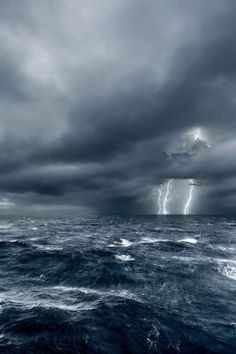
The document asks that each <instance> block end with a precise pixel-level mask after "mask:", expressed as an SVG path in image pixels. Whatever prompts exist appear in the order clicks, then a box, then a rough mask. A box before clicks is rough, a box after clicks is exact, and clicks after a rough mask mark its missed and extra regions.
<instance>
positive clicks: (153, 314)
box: [0, 216, 236, 354]
mask: <svg viewBox="0 0 236 354" xmlns="http://www.w3.org/2000/svg"><path fill="white" fill-rule="evenodd" d="M0 353H1V354H3V353H14V354H18V353H19V354H23V353H24V354H25V353H27V354H28V353H32V354H37V353H66V354H70V353H89V354H90V353H91V354H93V353H98V354H122V353H129V354H139V353H143V354H146V353H200V354H203V353H232V354H235V353H236V217H226V216H222V217H219V216H218V217H213V216H212V217H207V216H205V217H196V216H147V217H144V216H132V217H129V216H127V217H121V216H92V217H79V216H65V217H32V216H31V217H22V216H21V217H16V216H9V217H8V216H1V217H0Z"/></svg>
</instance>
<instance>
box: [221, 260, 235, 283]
mask: <svg viewBox="0 0 236 354" xmlns="http://www.w3.org/2000/svg"><path fill="white" fill-rule="evenodd" d="M221 274H222V275H224V276H226V277H227V278H230V279H233V280H236V267H233V266H231V265H229V264H227V265H226V266H224V267H223V269H222V270H221Z"/></svg>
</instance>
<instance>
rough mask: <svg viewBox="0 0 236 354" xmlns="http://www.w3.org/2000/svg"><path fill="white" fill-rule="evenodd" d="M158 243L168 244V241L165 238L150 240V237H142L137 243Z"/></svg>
mask: <svg viewBox="0 0 236 354" xmlns="http://www.w3.org/2000/svg"><path fill="white" fill-rule="evenodd" d="M158 242H170V240H168V239H165V238H151V237H143V238H142V239H141V240H140V241H139V242H138V243H139V244H142V243H158Z"/></svg>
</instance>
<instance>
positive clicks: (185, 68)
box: [0, 0, 236, 213]
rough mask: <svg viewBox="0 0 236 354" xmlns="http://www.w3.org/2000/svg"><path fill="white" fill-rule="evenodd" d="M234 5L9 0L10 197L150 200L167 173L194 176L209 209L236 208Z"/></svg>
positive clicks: (5, 88) (4, 57) (3, 7)
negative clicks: (198, 133)
mask: <svg viewBox="0 0 236 354" xmlns="http://www.w3.org/2000/svg"><path fill="white" fill-rule="evenodd" d="M235 14H236V5H235V2H234V1H233V0H226V1H224V2H222V1H220V0H216V1H212V0H205V1H203V0H200V1H198V2H195V1H187V0H180V1H179V0H178V1H177V0H170V1H164V0H163V1H162V0H161V1H154V0H147V1H145V2H143V1H141V0H138V1H137V0H128V1H124V0H115V1H113V2H112V3H111V2H110V1H108V0H102V1H99V2H96V3H94V2H93V1H90V0H89V1H88V0H86V1H85V0H81V1H74V0H68V1H65V0H59V1H54V0H53V1H48V0H42V1H40V2H38V1H34V0H33V1H29V0H23V1H21V2H19V1H16V0H3V1H1V3H0V19H1V26H0V38H1V51H0V75H1V78H2V79H1V82H0V107H1V120H0V167H1V176H0V193H1V196H2V198H5V197H6V196H7V197H6V198H8V199H9V203H15V204H16V205H24V206H25V207H27V206H28V207H29V208H30V206H32V205H39V206H40V205H43V206H45V205H52V207H54V206H58V205H60V206H63V205H65V206H68V207H71V208H72V207H73V208H74V207H75V206H77V207H78V208H85V209H86V210H87V209H88V210H90V209H91V210H96V211H101V212H104V211H105V212H117V213H120V212H125V213H136V212H137V213H151V212H155V206H154V202H153V200H152V198H150V195H151V194H152V191H153V189H154V188H155V187H156V186H158V185H159V184H160V183H163V182H164V181H166V180H167V179H168V178H176V179H188V178H195V179H198V180H201V186H199V188H198V189H199V195H201V202H199V203H198V206H196V210H195V211H196V212H201V213H212V212H214V213H217V212H235V210H236V209H235V205H236V204H235V202H236V194H235V190H236V178H235V173H236V163H235V159H234V156H233V151H234V149H235V144H236V139H235V131H236V120H235V113H236V107H235V104H236V101H235V95H234V91H235V74H236V64H235V63H236V49H235V44H234V42H235V34H236V24H235ZM196 127H201V129H202V131H203V132H205V134H206V135H207V139H203V138H201V139H197V140H196V141H194V139H192V137H191V133H189V132H191V130H192V129H195V128H196ZM209 144H210V148H209V146H208V145H209ZM226 186H227V187H226Z"/></svg>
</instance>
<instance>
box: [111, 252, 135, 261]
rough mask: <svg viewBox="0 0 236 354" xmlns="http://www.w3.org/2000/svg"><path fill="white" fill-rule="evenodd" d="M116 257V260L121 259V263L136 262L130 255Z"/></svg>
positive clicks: (117, 255)
mask: <svg viewBox="0 0 236 354" xmlns="http://www.w3.org/2000/svg"><path fill="white" fill-rule="evenodd" d="M115 257H116V259H119V260H120V261H123V262H129V261H134V258H133V257H131V256H130V255H126V254H116V255H115Z"/></svg>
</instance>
